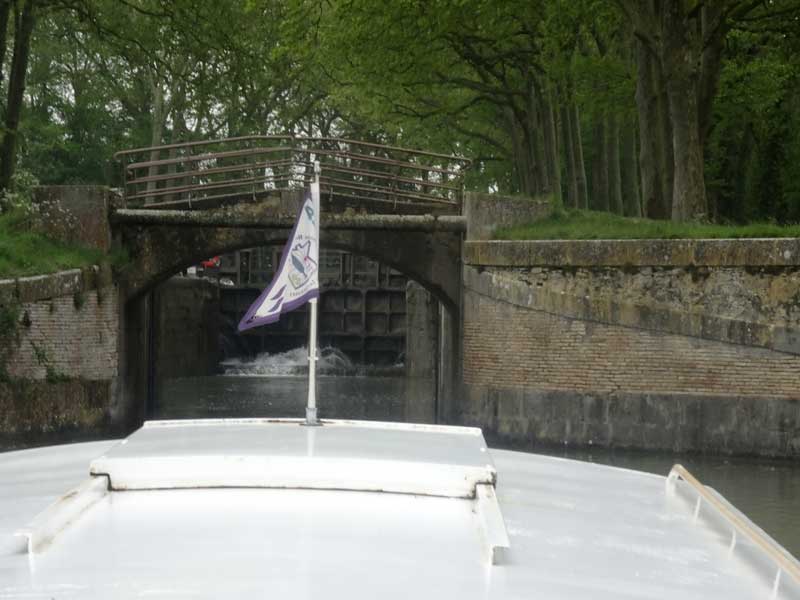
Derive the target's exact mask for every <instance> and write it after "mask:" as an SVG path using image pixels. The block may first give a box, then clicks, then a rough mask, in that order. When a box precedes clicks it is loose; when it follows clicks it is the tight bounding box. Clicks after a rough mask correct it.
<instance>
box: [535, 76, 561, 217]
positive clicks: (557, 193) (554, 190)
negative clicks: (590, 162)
mask: <svg viewBox="0 0 800 600" xmlns="http://www.w3.org/2000/svg"><path fill="white" fill-rule="evenodd" d="M541 92H542V95H541V99H542V101H541V103H540V104H541V107H542V113H543V114H544V143H545V160H546V161H547V179H548V182H549V184H550V185H549V189H548V191H549V192H550V194H552V197H553V201H554V202H555V203H556V205H559V204H560V203H561V165H560V161H559V152H558V135H557V134H556V120H555V114H554V112H553V102H552V100H551V98H552V96H551V93H550V90H549V89H547V88H544V89H541Z"/></svg>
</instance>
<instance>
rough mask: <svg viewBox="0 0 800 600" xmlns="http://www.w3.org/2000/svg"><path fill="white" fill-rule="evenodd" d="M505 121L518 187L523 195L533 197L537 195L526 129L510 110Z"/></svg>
mask: <svg viewBox="0 0 800 600" xmlns="http://www.w3.org/2000/svg"><path fill="white" fill-rule="evenodd" d="M505 119H506V123H507V127H508V132H509V137H510V138H511V151H512V154H513V160H512V164H513V165H514V172H515V175H516V178H517V186H518V189H519V192H520V193H521V194H525V195H527V196H533V195H535V194H536V186H535V182H534V173H533V169H534V167H533V165H532V164H531V156H530V140H529V138H528V136H526V134H525V131H524V127H523V125H522V124H520V123H519V122H517V120H516V118H515V117H514V114H513V111H512V110H511V109H510V108H507V109H506V110H505Z"/></svg>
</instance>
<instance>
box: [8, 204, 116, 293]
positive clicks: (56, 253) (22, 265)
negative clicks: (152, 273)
mask: <svg viewBox="0 0 800 600" xmlns="http://www.w3.org/2000/svg"><path fill="white" fill-rule="evenodd" d="M109 261H110V262H111V263H112V264H115V265H119V264H120V263H121V262H123V261H124V257H122V256H117V255H112V256H109V255H107V254H105V253H104V252H102V251H100V250H96V249H93V248H84V247H82V246H74V245H66V244H61V243H58V242H54V241H52V240H50V239H48V238H46V237H45V236H43V235H41V234H39V233H34V232H32V231H30V230H29V227H28V224H27V217H25V215H24V214H23V213H21V212H10V213H3V214H0V279H8V278H11V277H24V276H27V275H41V274H45V273H54V272H56V271H62V270H66V269H75V268H80V267H85V266H88V265H93V264H99V263H102V262H109Z"/></svg>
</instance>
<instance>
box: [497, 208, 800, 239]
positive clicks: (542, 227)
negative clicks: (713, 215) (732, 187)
mask: <svg viewBox="0 0 800 600" xmlns="http://www.w3.org/2000/svg"><path fill="white" fill-rule="evenodd" d="M495 237H496V238H497V239H501V240H631V239H684V238H687V239H703V238H709V239H721V238H762V237H800V225H793V226H779V225H774V224H770V223H754V224H751V225H742V226H735V225H711V224H702V223H673V222H670V221H654V220H652V219H633V218H629V217H620V216H617V215H612V214H609V213H605V212H595V211H580V210H568V211H564V212H561V213H556V214H553V215H552V216H550V217H548V218H546V219H542V220H540V221H536V222H534V223H530V224H528V225H521V226H518V227H512V228H508V229H501V230H499V231H497V232H495Z"/></svg>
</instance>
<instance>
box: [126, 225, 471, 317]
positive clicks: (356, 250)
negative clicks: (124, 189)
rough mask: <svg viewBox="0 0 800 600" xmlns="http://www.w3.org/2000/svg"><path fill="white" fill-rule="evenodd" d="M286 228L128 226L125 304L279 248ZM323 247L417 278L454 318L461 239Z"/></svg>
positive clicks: (414, 238) (341, 236)
mask: <svg viewBox="0 0 800 600" xmlns="http://www.w3.org/2000/svg"><path fill="white" fill-rule="evenodd" d="M288 232H289V230H288V229H285V228H282V229H249V228H229V227H170V226H127V227H124V228H122V231H121V232H119V233H120V235H121V237H122V241H123V245H124V247H125V248H126V249H127V250H128V252H129V253H130V255H131V258H132V260H131V263H130V264H129V265H128V266H127V267H126V271H125V274H124V277H123V281H124V285H125V292H124V293H125V298H126V300H131V299H136V298H137V297H139V296H141V295H143V294H146V293H147V292H148V291H149V290H151V289H152V288H153V287H155V286H157V285H158V284H159V283H161V282H163V281H165V280H166V279H168V278H169V277H171V276H172V275H174V274H176V273H178V272H180V271H181V270H182V269H185V268H187V267H189V266H191V265H193V264H197V263H199V262H200V261H201V260H203V259H206V258H208V257H209V256H217V255H220V254H226V253H228V252H234V251H236V250H241V249H244V248H253V247H259V246H267V245H280V244H284V243H285V242H286V239H287V236H288ZM321 237H322V246H323V247H327V248H331V249H335V250H343V251H347V252H351V253H353V254H357V255H362V256H366V257H367V258H370V259H373V260H376V261H379V262H382V263H384V264H386V265H388V266H390V267H392V268H393V269H395V270H397V271H400V272H401V273H403V274H404V275H406V276H407V277H408V278H409V279H413V280H414V281H416V282H417V283H419V284H420V285H422V286H423V287H424V288H425V289H426V290H428V291H429V292H430V293H431V294H432V295H433V296H434V297H435V298H436V299H437V300H439V301H440V302H441V303H442V304H443V305H444V306H445V308H446V309H447V310H448V312H450V313H451V314H453V315H455V314H457V313H458V310H459V307H460V296H461V235H460V234H459V233H456V232H448V231H433V232H425V231H403V230H379V229H363V230H323V231H322V234H321Z"/></svg>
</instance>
